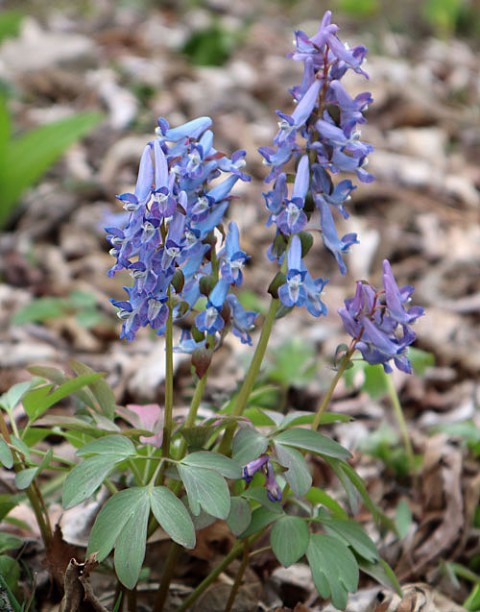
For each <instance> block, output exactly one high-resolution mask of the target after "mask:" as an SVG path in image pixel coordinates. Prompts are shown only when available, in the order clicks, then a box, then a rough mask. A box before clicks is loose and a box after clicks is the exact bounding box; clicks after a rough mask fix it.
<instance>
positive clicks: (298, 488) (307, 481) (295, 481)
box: [275, 442, 312, 497]
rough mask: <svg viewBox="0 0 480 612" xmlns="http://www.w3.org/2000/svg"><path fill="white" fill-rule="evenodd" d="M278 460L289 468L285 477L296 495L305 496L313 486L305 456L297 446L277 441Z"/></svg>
mask: <svg viewBox="0 0 480 612" xmlns="http://www.w3.org/2000/svg"><path fill="white" fill-rule="evenodd" d="M275 452H276V455H277V459H278V462H279V463H280V465H282V466H283V467H286V468H287V471H286V472H285V474H284V477H285V479H286V481H287V482H288V484H289V485H290V487H291V488H292V491H293V492H294V493H295V495H298V496H299V497H303V496H304V495H305V494H306V493H307V492H308V490H309V489H310V487H311V486H312V475H311V474H310V470H309V469H308V466H307V462H306V461H305V457H304V456H303V455H302V453H300V452H299V451H297V450H296V449H295V448H289V447H288V446H283V445H282V444H279V443H278V442H277V443H275Z"/></svg>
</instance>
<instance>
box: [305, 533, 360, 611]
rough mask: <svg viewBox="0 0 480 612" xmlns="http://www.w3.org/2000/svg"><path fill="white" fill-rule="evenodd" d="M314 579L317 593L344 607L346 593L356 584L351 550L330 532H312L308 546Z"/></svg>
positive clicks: (356, 575)
mask: <svg viewBox="0 0 480 612" xmlns="http://www.w3.org/2000/svg"><path fill="white" fill-rule="evenodd" d="M307 559H308V564H309V565H310V570H311V572H312V577H313V582H314V583H315V587H316V589H317V591H318V592H319V594H320V595H321V596H322V597H323V598H324V599H328V598H331V599H332V603H333V605H334V606H335V607H336V608H339V609H341V610H344V609H345V607H346V605H347V595H348V593H354V592H355V591H356V590H357V587H358V578H359V574H358V564H357V561H356V559H355V557H354V556H353V554H352V552H351V551H350V549H349V548H348V547H347V546H345V544H343V542H341V541H340V540H338V539H337V538H335V537H333V536H330V535H323V534H313V535H311V536H310V542H309V544H308V548H307Z"/></svg>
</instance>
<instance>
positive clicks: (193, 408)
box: [178, 370, 208, 459]
mask: <svg viewBox="0 0 480 612" xmlns="http://www.w3.org/2000/svg"><path fill="white" fill-rule="evenodd" d="M207 378H208V370H207V371H206V372H205V374H204V375H203V376H202V378H200V379H199V380H198V382H197V386H196V387H195V392H194V394H193V397H192V401H191V403H190V409H189V411H188V414H187V418H186V419H185V423H184V425H183V426H184V427H186V428H188V427H193V426H194V425H195V421H196V419H197V413H198V409H199V408H200V402H201V401H202V397H203V394H204V392H205V386H206V384H207ZM186 452H187V441H186V440H185V438H182V442H181V444H180V448H179V450H178V458H179V459H182V457H184V456H185V453H186Z"/></svg>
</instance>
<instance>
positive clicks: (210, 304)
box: [195, 278, 230, 334]
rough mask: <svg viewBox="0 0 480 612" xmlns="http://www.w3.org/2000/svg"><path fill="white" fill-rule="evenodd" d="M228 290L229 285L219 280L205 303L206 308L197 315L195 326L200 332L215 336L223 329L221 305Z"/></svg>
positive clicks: (223, 280) (225, 281)
mask: <svg viewBox="0 0 480 612" xmlns="http://www.w3.org/2000/svg"><path fill="white" fill-rule="evenodd" d="M229 288H230V283H229V282H228V281H227V280H225V279H223V278H221V279H220V280H219V281H218V282H217V284H216V285H215V287H214V288H213V290H212V292H211V293H210V296H209V298H208V301H207V306H206V308H205V310H204V311H203V312H201V313H200V314H199V315H197V318H196V319H195V325H196V326H197V328H198V329H199V330H200V331H201V332H206V333H207V334H215V333H216V332H219V331H221V330H222V329H223V328H224V327H225V321H224V319H223V317H222V315H221V312H222V309H223V305H224V303H225V300H226V298H227V293H228V290H229Z"/></svg>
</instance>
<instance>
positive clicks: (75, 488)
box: [62, 455, 119, 509]
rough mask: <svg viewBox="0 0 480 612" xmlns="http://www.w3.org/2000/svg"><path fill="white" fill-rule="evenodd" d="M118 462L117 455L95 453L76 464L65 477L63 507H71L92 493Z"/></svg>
mask: <svg viewBox="0 0 480 612" xmlns="http://www.w3.org/2000/svg"><path fill="white" fill-rule="evenodd" d="M118 462H119V458H118V456H117V455H113V456H109V455H95V456H94V457H89V458H88V459H85V460H84V461H82V462H81V463H79V464H78V465H76V466H75V467H74V468H73V470H72V471H71V472H70V473H69V474H68V475H67V477H66V478H65V483H64V485H63V501H62V503H63V507H64V508H65V509H68V508H72V507H73V506H76V505H77V504H79V503H80V502H82V501H84V500H85V499H87V498H88V497H90V496H91V495H93V493H94V492H95V491H96V490H97V489H98V487H99V486H100V485H101V484H102V483H103V481H104V480H105V478H106V477H107V476H108V475H109V474H110V472H111V471H112V470H113V468H114V467H115V464H116V463H118Z"/></svg>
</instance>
